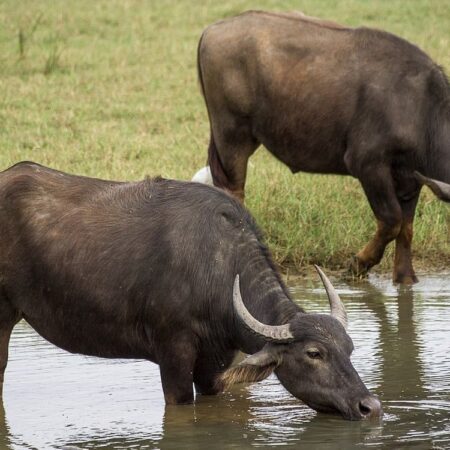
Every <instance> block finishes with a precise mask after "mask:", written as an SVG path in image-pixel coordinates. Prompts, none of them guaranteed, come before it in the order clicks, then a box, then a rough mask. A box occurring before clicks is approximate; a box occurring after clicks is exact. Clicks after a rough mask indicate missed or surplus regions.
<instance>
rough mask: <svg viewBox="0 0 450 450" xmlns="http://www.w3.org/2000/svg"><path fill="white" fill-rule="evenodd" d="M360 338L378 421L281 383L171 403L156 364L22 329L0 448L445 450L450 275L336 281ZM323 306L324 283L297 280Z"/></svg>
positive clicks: (360, 362)
mask: <svg viewBox="0 0 450 450" xmlns="http://www.w3.org/2000/svg"><path fill="white" fill-rule="evenodd" d="M336 286H337V287H338V290H339V293H340V294H341V296H342V298H343V300H344V302H345V304H346V307H347V311H348V316H349V320H350V330H349V331H350V335H351V336H352V338H353V340H354V343H355V348H356V350H355V353H354V356H353V362H354V365H355V366H356V368H357V370H358V371H359V373H360V375H361V377H362V379H363V380H364V381H365V383H366V384H367V385H368V386H369V388H370V389H372V390H373V391H374V392H375V393H377V394H378V395H379V396H380V398H381V399H382V401H383V406H384V410H385V416H384V418H383V419H382V420H376V421H362V422H348V421H344V420H342V419H340V418H337V417H333V416H327V415H322V414H317V413H315V412H314V411H312V410H310V409H309V408H308V407H306V406H304V405H302V404H301V403H300V402H298V401H297V400H295V399H293V398H292V397H290V396H289V395H288V394H287V393H286V392H285V391H284V389H283V388H282V387H281V386H280V385H279V383H278V382H277V380H276V379H275V378H269V379H268V380H266V381H264V382H261V383H259V384H254V385H251V386H245V387H239V388H235V389H234V390H232V391H231V392H228V393H226V394H224V395H222V396H218V397H202V398H198V399H197V402H196V404H195V406H180V407H167V408H166V407H165V406H164V401H163V396H162V391H161V384H160V380H159V372H158V367H157V366H156V365H154V364H151V363H148V362H143V361H108V360H101V359H96V358H88V357H83V356H77V355H71V354H68V353H65V352H63V351H61V350H59V349H57V348H55V347H53V346H52V345H50V344H48V343H47V342H45V341H44V340H43V339H41V338H40V337H39V336H38V335H36V334H35V333H34V331H33V330H31V329H30V328H29V326H28V325H27V324H25V323H20V324H18V326H17V327H16V329H15V331H14V334H13V336H12V341H11V347H10V362H9V366H8V370H7V377H6V382H5V390H4V410H3V409H0V439H1V441H0V448H1V449H3V448H11V449H31V448H33V449H39V450H41V449H45V450H47V449H80V448H95V449H97V448H101V449H125V448H126V449H134V448H144V449H146V448H149V449H152V448H162V449H169V448H170V449H172V448H173V449H180V448H189V449H191V448H195V449H211V448H249V447H269V446H279V445H287V446H289V445H292V446H297V447H298V446H300V447H301V448H305V449H338V448H339V449H350V448H362V447H369V448H370V447H371V448H383V449H390V448H392V449H400V448H415V449H422V448H423V449H432V448H434V449H441V448H442V449H445V448H450V273H447V274H439V275H436V276H428V277H427V276H422V277H421V282H420V283H419V284H418V285H416V286H414V287H412V288H408V287H407V288H396V287H394V286H392V284H391V282H390V281H389V280H387V279H383V278H377V277H372V278H370V279H369V281H365V282H359V283H356V284H345V283H339V282H336ZM292 292H293V295H294V297H295V299H296V300H298V301H299V302H300V303H301V304H302V305H303V306H304V307H305V308H306V309H307V310H308V311H326V310H327V301H326V297H325V296H324V293H323V290H322V288H321V287H320V286H319V284H316V283H315V282H312V281H307V282H303V283H302V284H301V285H297V286H293V287H292Z"/></svg>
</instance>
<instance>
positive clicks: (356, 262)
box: [350, 165, 402, 276]
mask: <svg viewBox="0 0 450 450" xmlns="http://www.w3.org/2000/svg"><path fill="white" fill-rule="evenodd" d="M366 169H367V170H366V171H365V172H364V173H363V174H361V175H359V176H358V178H359V180H360V182H361V184H362V187H363V189H364V192H365V193H366V196H367V199H368V200H369V204H370V207H371V208H372V211H373V213H374V215H375V217H376V219H377V223H378V227H377V231H376V233H375V236H374V237H373V238H372V239H371V240H370V241H369V243H368V244H367V245H366V246H365V247H364V248H363V249H362V250H361V251H359V252H358V253H357V254H356V255H355V256H354V257H353V260H352V261H351V265H350V271H351V272H352V273H353V275H355V276H364V275H366V274H367V272H368V271H369V269H370V268H371V267H373V266H375V265H376V264H378V263H379V262H380V261H381V258H382V257H383V254H384V250H385V249H386V246H387V245H388V244H389V243H390V242H391V241H393V240H394V239H395V238H396V237H397V236H398V234H399V232H400V230H401V226H402V209H401V207H400V203H399V201H398V199H397V196H396V192H395V187H394V182H393V179H392V176H391V171H390V168H389V167H388V166H384V165H381V166H376V167H366Z"/></svg>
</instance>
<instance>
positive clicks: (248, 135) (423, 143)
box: [198, 11, 450, 283]
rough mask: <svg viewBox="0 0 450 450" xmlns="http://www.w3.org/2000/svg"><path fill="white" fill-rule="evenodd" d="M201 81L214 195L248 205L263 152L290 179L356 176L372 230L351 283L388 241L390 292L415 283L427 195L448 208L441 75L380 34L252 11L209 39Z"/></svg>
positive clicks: (449, 96)
mask: <svg viewBox="0 0 450 450" xmlns="http://www.w3.org/2000/svg"><path fill="white" fill-rule="evenodd" d="M198 72H199V78H200V84H201V88H202V92H203V96H204V98H205V103H206V106H207V109H208V114H209V119H210V125H211V138H210V144H209V150H208V162H209V167H210V170H211V174H212V179H213V182H214V184H215V185H216V186H218V187H221V188H224V189H227V190H228V191H230V192H231V193H232V194H234V195H235V196H236V197H238V198H239V199H241V200H242V201H243V199H244V186H245V178H246V171H247V162H248V158H249V157H250V156H251V155H252V153H253V152H254V151H255V150H256V149H257V147H258V146H259V145H260V144H263V145H264V146H265V147H266V148H267V149H268V150H269V151H270V152H271V153H272V154H273V155H274V156H276V157H277V158H278V159H279V160H280V161H282V162H284V163H285V164H286V165H287V166H288V167H289V168H290V169H291V171H292V172H294V173H295V172H298V171H304V172H314V173H332V174H342V175H352V176H354V177H356V178H358V180H359V181H360V183H361V185H362V187H363V189H364V192H365V193H366V196H367V198H368V200H369V203H370V206H371V208H372V210H373V212H374V214H375V217H376V219H377V222H378V228H377V232H376V234H375V236H374V238H373V239H372V240H371V241H370V242H369V243H368V244H367V245H366V246H365V247H364V248H363V249H362V250H361V251H360V252H359V253H358V254H357V255H356V256H355V257H354V258H353V260H352V263H351V270H352V272H353V273H354V274H355V275H363V274H365V273H366V272H367V271H368V270H369V269H370V268H371V267H372V266H374V265H375V264H378V263H379V262H380V260H381V258H382V256H383V253H384V249H385V247H386V245H387V244H388V243H389V242H391V241H392V240H394V239H395V244H396V248H395V263H394V280H395V281H396V282H399V283H414V282H416V281H417V278H416V275H415V273H414V269H413V266H412V261H411V241H412V236H413V219H414V212H415V208H416V204H417V200H418V198H419V192H420V189H421V186H422V184H423V183H426V184H428V185H429V186H430V187H432V189H433V188H434V189H433V190H434V192H436V193H437V194H438V196H439V197H440V198H442V199H443V200H445V201H450V185H449V184H448V183H450V87H449V82H448V80H447V78H446V76H445V74H444V72H443V70H442V69H441V68H440V67H439V66H437V65H436V64H435V63H434V62H433V61H432V60H431V59H430V58H429V57H428V56H427V55H426V54H425V53H424V52H423V51H421V50H420V49H419V48H417V47H416V46H414V45H412V44H410V43H409V42H407V41H405V40H403V39H401V38H399V37H396V36H394V35H392V34H389V33H386V32H383V31H379V30H373V29H369V28H348V27H344V26H341V25H338V24H336V23H332V22H327V21H322V20H319V19H314V18H310V17H306V16H304V15H302V14H301V13H269V12H262V11H249V12H247V13H244V14H241V15H239V16H237V17H234V18H230V19H227V20H222V21H220V22H217V23H215V24H213V25H211V26H209V27H208V28H207V29H206V30H205V31H204V33H203V35H202V37H201V39H200V43H199V47H198ZM415 171H418V172H420V173H421V174H424V175H425V176H424V177H421V175H420V173H419V174H418V175H417V177H416V176H415V175H414V172H415ZM201 174H202V175H204V176H205V175H208V173H207V172H205V171H204V172H202V173H201ZM428 177H431V178H428Z"/></svg>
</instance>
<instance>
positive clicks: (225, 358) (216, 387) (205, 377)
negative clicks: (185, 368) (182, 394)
mask: <svg viewBox="0 0 450 450" xmlns="http://www.w3.org/2000/svg"><path fill="white" fill-rule="evenodd" d="M235 355H236V352H235V351H231V352H227V353H226V354H225V355H221V357H220V358H219V359H217V357H216V355H213V354H204V355H200V357H199V358H198V359H197V362H196V363H195V368H194V384H195V390H196V392H197V393H199V394H203V395H216V394H218V393H219V392H222V391H223V383H222V382H221V381H218V380H219V376H220V375H221V374H222V373H223V372H224V371H225V370H226V369H227V368H228V367H229V366H230V364H231V363H232V362H233V359H234V357H235Z"/></svg>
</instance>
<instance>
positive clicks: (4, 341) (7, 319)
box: [0, 296, 20, 395]
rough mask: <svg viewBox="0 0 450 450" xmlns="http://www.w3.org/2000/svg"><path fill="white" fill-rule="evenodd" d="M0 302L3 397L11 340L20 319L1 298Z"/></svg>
mask: <svg viewBox="0 0 450 450" xmlns="http://www.w3.org/2000/svg"><path fill="white" fill-rule="evenodd" d="M0 302H1V304H0V395H2V392H3V381H4V377H5V370H6V366H7V364H8V346H9V338H10V337H11V332H12V330H13V328H14V325H15V324H16V323H17V322H18V321H19V320H20V317H19V314H18V313H17V312H16V311H15V310H13V309H12V308H11V307H10V306H9V305H8V304H7V303H6V301H4V298H2V297H1V296H0Z"/></svg>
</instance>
